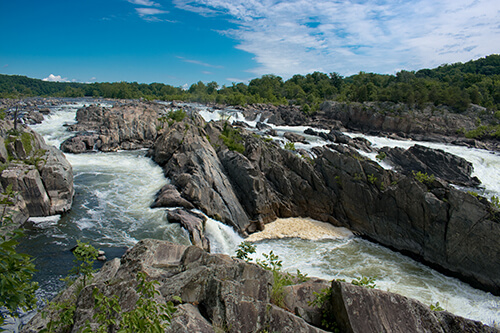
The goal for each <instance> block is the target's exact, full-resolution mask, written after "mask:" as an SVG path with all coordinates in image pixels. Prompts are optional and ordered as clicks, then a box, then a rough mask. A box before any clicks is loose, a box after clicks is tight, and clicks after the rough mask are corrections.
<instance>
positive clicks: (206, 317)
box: [21, 239, 498, 333]
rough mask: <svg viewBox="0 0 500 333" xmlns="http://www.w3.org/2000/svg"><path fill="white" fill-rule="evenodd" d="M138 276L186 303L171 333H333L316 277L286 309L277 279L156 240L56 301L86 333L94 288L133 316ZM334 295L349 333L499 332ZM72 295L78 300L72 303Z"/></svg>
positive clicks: (292, 295) (359, 291)
mask: <svg viewBox="0 0 500 333" xmlns="http://www.w3.org/2000/svg"><path fill="white" fill-rule="evenodd" d="M137 272H145V273H146V274H147V277H148V279H149V280H153V279H154V280H157V281H158V282H159V283H160V284H159V286H158V287H157V290H158V291H159V292H160V295H159V296H158V297H156V298H155V299H156V301H158V302H161V303H164V302H168V301H174V302H177V301H175V299H174V297H176V296H177V297H180V298H181V299H182V303H181V304H178V305H177V309H178V310H177V312H176V313H175V314H174V317H173V319H172V322H171V325H170V327H168V328H167V329H166V332H179V333H180V332H206V333H211V332H214V333H215V332H220V331H221V330H224V331H226V332H235V333H236V332H263V331H267V332H285V333H286V332H290V333H295V332H311V333H313V332H318V333H319V332H326V331H324V330H322V329H320V328H318V327H317V325H319V324H320V322H321V319H322V318H323V316H322V309H319V308H317V307H314V306H311V305H309V302H310V301H313V300H314V299H315V296H314V294H313V292H320V291H321V289H323V288H327V287H329V283H328V282H327V281H324V280H319V279H315V278H312V279H310V280H309V281H306V282H303V283H299V282H296V283H295V284H292V285H290V286H287V287H286V290H285V294H286V295H287V296H286V297H285V300H284V304H283V307H284V308H281V307H278V306H276V305H275V304H273V303H272V302H271V294H272V289H273V284H274V280H273V274H272V272H270V271H267V270H264V269H263V268H261V267H259V266H257V265H255V264H251V263H247V262H244V261H242V260H238V259H232V258H230V257H229V256H227V255H215V254H208V253H207V252H205V251H203V250H202V249H200V248H198V247H195V246H189V247H187V246H183V245H176V244H172V243H168V242H166V241H159V240H149V239H147V240H142V241H140V242H139V243H138V244H136V245H135V246H134V248H132V249H131V250H130V251H129V252H127V253H126V254H125V255H124V256H123V257H122V258H121V259H114V260H113V261H111V262H108V263H107V264H106V265H105V266H104V267H103V268H102V269H101V271H100V272H99V273H98V274H96V275H95V277H94V278H93V280H92V282H91V284H90V285H88V286H86V287H84V288H83V289H82V290H81V292H79V293H78V294H77V291H76V288H75V287H74V286H75V285H76V283H75V284H74V285H73V287H70V288H69V289H67V290H65V291H64V292H63V293H62V294H61V295H60V296H58V297H57V298H56V301H59V302H62V301H65V300H69V301H70V302H72V303H73V304H75V307H76V309H75V313H74V316H73V319H74V324H73V325H72V327H71V332H79V331H80V330H81V329H82V327H83V326H84V325H85V322H86V321H87V320H88V321H90V323H94V322H95V319H94V314H95V311H96V310H95V303H94V299H93V297H92V292H93V290H94V288H97V289H98V290H99V291H101V292H102V293H104V294H105V295H106V296H111V295H117V296H118V299H119V302H120V305H121V308H122V309H126V310H130V309H133V308H134V306H135V302H136V300H137V298H138V294H137V292H136V289H135V287H136V286H137V281H136V274H137ZM332 292H333V294H334V297H332V298H331V300H330V301H329V302H327V303H326V304H325V309H324V310H325V311H327V312H326V313H327V316H328V317H329V318H335V320H336V322H337V325H339V326H340V327H342V328H344V327H345V328H346V330H345V332H360V333H361V332H362V333H371V332H373V333H378V332H381V331H382V332H442V333H445V332H450V333H451V332H458V331H460V332H471V333H472V332H477V333H479V332H491V333H494V332H498V331H497V330H495V329H493V328H490V327H487V326H483V325H482V324H481V323H479V322H474V321H471V320H467V319H464V318H461V317H457V316H454V315H452V314H449V313H434V312H433V311H431V310H430V309H429V308H428V307H427V306H425V305H423V304H421V303H419V302H418V301H414V300H410V299H407V298H406V297H403V296H400V295H397V294H392V293H388V292H382V291H378V290H368V289H366V288H362V287H357V286H353V285H350V284H346V283H338V282H334V283H333V285H332ZM72 294H76V295H77V297H75V298H73V299H72V298H71V295H72ZM330 302H331V303H330ZM177 303H179V302H177ZM51 319H53V318H50V316H49V317H46V318H43V317H42V316H41V315H40V314H37V315H36V316H35V317H34V318H33V319H32V320H31V321H30V322H29V323H28V325H27V326H25V327H24V328H23V329H22V331H21V332H26V333H27V332H39V331H40V330H42V329H43V328H45V327H46V326H47V323H48V321H50V320H51ZM457 328H460V329H461V330H456V329H457Z"/></svg>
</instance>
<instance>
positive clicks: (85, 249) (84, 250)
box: [64, 240, 99, 287]
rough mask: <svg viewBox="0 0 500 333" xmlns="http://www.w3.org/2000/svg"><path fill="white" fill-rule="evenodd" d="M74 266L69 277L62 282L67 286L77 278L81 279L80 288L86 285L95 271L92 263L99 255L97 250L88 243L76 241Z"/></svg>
mask: <svg viewBox="0 0 500 333" xmlns="http://www.w3.org/2000/svg"><path fill="white" fill-rule="evenodd" d="M73 255H74V257H75V258H74V259H73V262H74V263H75V266H74V267H73V268H72V269H71V270H70V275H69V276H68V277H67V278H65V279H64V280H65V281H67V282H68V283H69V284H71V283H72V282H74V281H75V280H76V279H78V278H79V277H82V287H85V286H86V285H87V282H89V281H90V280H91V279H92V277H93V275H94V273H95V272H96V270H95V269H94V261H95V260H96V259H97V256H98V255H99V250H97V249H96V248H95V247H93V246H92V245H90V244H89V243H85V242H82V241H80V240H77V245H76V248H75V249H74V250H73Z"/></svg>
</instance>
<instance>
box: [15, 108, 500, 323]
mask: <svg viewBox="0 0 500 333" xmlns="http://www.w3.org/2000/svg"><path fill="white" fill-rule="evenodd" d="M82 106H83V103H80V104H67V105H61V106H58V107H55V108H53V110H52V112H51V114H50V115H49V116H46V118H45V120H44V122H43V123H42V124H39V125H34V126H32V128H33V129H34V130H36V131H37V132H39V133H40V134H42V135H43V136H44V138H45V140H46V141H47V143H49V144H52V145H55V146H56V147H59V145H60V143H61V142H62V141H64V140H65V139H66V138H68V137H70V136H71V135H72V133H70V132H68V131H66V130H65V127H64V126H63V125H64V124H69V123H74V122H75V113H76V110H77V109H78V108H79V107H82ZM199 111H200V114H202V116H204V118H205V119H207V120H211V119H218V118H219V117H220V116H221V115H220V114H218V113H216V112H212V111H211V110H209V109H207V108H200V110H199ZM236 119H237V120H242V119H241V116H239V115H238V114H237V113H234V114H233V120H236ZM275 129H276V130H277V131H278V134H282V133H283V132H284V131H296V132H298V133H299V132H300V133H302V131H303V130H304V128H290V127H278V128H276V127H275ZM367 138H368V139H369V140H370V141H372V142H373V143H374V145H376V146H384V145H389V146H402V147H406V145H408V144H409V143H408V142H404V141H402V142H397V141H393V140H388V139H382V138H376V137H367ZM276 139H278V138H276ZM308 139H311V142H312V145H321V144H324V142H322V141H321V140H318V138H314V137H311V138H309V137H308ZM280 140H282V141H283V140H284V139H282V138H280ZM414 143H416V142H411V143H410V145H412V144H414ZM421 144H424V145H431V146H432V147H433V148H440V149H444V150H446V151H451V152H452V153H455V154H457V155H460V156H462V157H464V158H466V159H468V160H469V161H471V162H472V163H473V164H474V169H475V175H476V176H477V177H478V178H479V179H481V181H482V182H483V184H484V190H483V191H484V193H485V194H487V195H490V196H491V195H496V196H498V195H499V194H498V193H499V192H500V189H499V188H498V186H499V184H500V180H499V179H498V177H499V175H498V171H497V170H498V168H500V156H499V155H498V154H492V153H490V152H487V151H481V150H471V149H467V148H463V147H453V146H445V145H437V144H428V143H421ZM304 148H310V146H309V147H304ZM66 157H67V159H68V160H69V162H70V163H71V164H72V166H73V173H74V183H75V191H76V194H75V199H74V204H73V208H72V210H71V211H70V212H69V213H68V214H65V215H64V216H62V217H59V216H56V217H48V218H43V219H34V220H33V221H32V222H31V223H29V225H28V230H27V231H26V239H25V241H23V243H22V244H21V245H20V247H19V250H21V251H24V252H26V253H28V254H31V255H32V256H34V257H35V264H36V267H37V269H38V270H39V272H38V273H37V275H36V276H35V279H36V280H37V281H38V282H39V283H40V286H41V288H40V291H39V292H40V295H39V296H40V297H41V298H51V297H52V296H53V295H54V294H55V293H56V292H57V291H58V290H60V288H61V287H62V283H61V282H60V280H59V279H60V278H62V277H64V276H66V275H67V273H68V271H69V270H70V268H71V267H72V265H73V262H72V259H73V257H72V254H71V252H70V251H69V250H70V249H71V248H72V247H73V246H75V245H76V240H81V241H85V242H90V243H91V244H92V245H94V246H95V247H97V248H100V249H103V250H105V251H106V255H107V257H108V258H112V257H116V256H120V255H122V254H123V253H124V251H125V250H126V248H128V247H130V246H132V245H134V244H135V243H136V242H137V241H139V240H141V239H143V238H156V239H164V240H169V241H173V242H177V243H181V244H189V237H188V235H187V233H186V232H185V231H184V230H183V229H182V228H181V227H180V226H179V225H177V224H172V223H169V222H168V221H167V217H166V216H167V212H166V210H165V209H151V208H149V206H150V204H151V203H152V201H153V199H154V195H155V193H156V192H157V191H158V190H159V189H160V188H161V187H162V186H163V185H165V184H167V183H168V181H169V180H168V179H166V178H165V177H164V176H163V172H162V170H161V168H160V167H158V166H157V165H155V164H154V163H153V162H152V161H151V160H150V159H149V158H147V157H145V151H132V152H131V151H123V152H116V153H98V152H95V153H87V154H79V155H73V154H66ZM492 170H493V171H492ZM206 229H207V235H208V237H209V239H210V242H211V246H212V251H213V252H220V253H226V254H229V255H234V252H235V250H236V248H237V246H238V244H239V243H240V242H241V241H242V239H241V238H240V237H239V236H238V235H237V234H236V233H234V232H233V231H232V230H231V228H230V227H228V226H226V225H223V224H221V223H219V222H217V221H214V220H211V219H209V220H208V221H207V226H206ZM256 245H257V254H256V256H255V257H256V258H257V257H260V256H261V254H262V253H269V251H271V250H273V251H274V253H276V254H278V255H279V257H280V259H282V261H283V267H284V269H286V270H288V271H290V272H296V270H297V269H300V271H301V272H302V273H307V274H308V275H309V276H317V277H320V278H324V279H329V280H331V279H334V278H343V279H346V280H347V281H350V280H352V279H354V278H356V277H359V276H361V275H363V276H369V277H376V284H377V287H378V288H380V289H384V290H389V291H392V292H396V293H399V294H402V295H405V296H408V297H412V298H416V299H418V300H420V301H422V302H423V303H425V304H427V305H430V304H436V302H439V304H440V306H441V307H443V308H445V309H446V310H448V311H450V312H452V313H455V314H457V315H460V316H463V317H466V318H471V319H475V320H480V321H482V322H484V323H486V324H489V325H498V324H499V323H500V297H495V296H493V295H491V294H489V293H486V292H483V291H480V290H477V289H474V288H472V287H470V286H469V285H467V284H465V283H463V282H461V281H459V280H457V279H454V278H450V277H447V276H444V275H442V274H440V273H438V272H436V271H434V270H432V269H430V268H428V267H427V266H424V265H422V264H420V263H418V262H415V261H413V260H412V259H409V258H408V257H406V256H403V255H401V254H399V253H396V252H393V251H390V250H388V249H386V248H384V247H382V246H379V245H376V244H372V243H370V242H367V241H365V240H362V239H360V238H356V237H343V238H342V237H341V238H337V239H331V238H328V239H322V240H314V241H313V240H305V239H299V238H288V239H270V240H262V241H259V242H257V243H256Z"/></svg>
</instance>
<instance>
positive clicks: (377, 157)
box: [375, 152, 387, 162]
mask: <svg viewBox="0 0 500 333" xmlns="http://www.w3.org/2000/svg"><path fill="white" fill-rule="evenodd" d="M386 157H387V154H386V153H384V152H380V153H378V154H377V156H375V158H376V159H377V161H379V162H380V161H383V160H384V159H385V158H386Z"/></svg>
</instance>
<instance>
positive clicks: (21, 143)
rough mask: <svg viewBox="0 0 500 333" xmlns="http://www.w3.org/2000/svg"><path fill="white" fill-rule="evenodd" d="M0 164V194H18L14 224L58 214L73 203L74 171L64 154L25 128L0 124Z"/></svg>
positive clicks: (69, 207)
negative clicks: (10, 190)
mask: <svg viewBox="0 0 500 333" xmlns="http://www.w3.org/2000/svg"><path fill="white" fill-rule="evenodd" d="M0 163H1V164H2V172H1V175H0V185H1V188H2V192H4V190H5V189H6V188H7V186H9V185H10V186H12V189H13V190H14V191H15V192H18V194H19V198H18V199H19V200H18V202H19V204H20V205H21V206H22V207H25V209H22V208H21V209H20V210H19V214H20V215H19V218H16V222H17V223H23V222H24V221H25V220H26V219H27V218H28V217H29V216H33V217H35V216H48V215H54V214H61V213H64V212H66V211H68V210H69V209H71V204H72V202H73V195H74V189H73V170H72V168H71V165H70V164H69V162H68V161H67V160H66V157H65V156H64V154H63V153H62V152H61V151H59V150H58V149H57V148H55V147H52V146H49V145H47V144H46V143H45V141H44V140H43V138H42V137H41V136H40V135H39V134H37V133H36V132H34V131H32V130H31V129H29V128H28V127H25V126H22V125H18V126H17V129H14V126H13V124H12V122H10V121H8V120H3V121H0Z"/></svg>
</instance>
